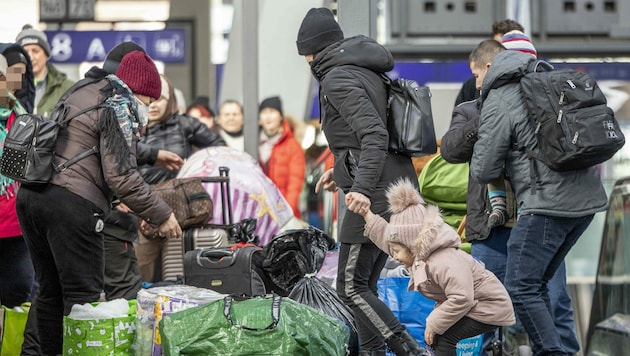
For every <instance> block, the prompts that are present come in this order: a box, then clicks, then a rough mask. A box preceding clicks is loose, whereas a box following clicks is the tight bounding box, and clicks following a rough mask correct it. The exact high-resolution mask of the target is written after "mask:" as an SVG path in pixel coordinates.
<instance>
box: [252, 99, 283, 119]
mask: <svg viewBox="0 0 630 356" xmlns="http://www.w3.org/2000/svg"><path fill="white" fill-rule="evenodd" d="M267 108H271V109H276V110H278V111H279V112H280V115H282V101H281V100H280V97H279V96H272V97H270V98H267V99H265V100H263V101H262V103H260V108H259V109H258V112H261V111H263V109H267Z"/></svg>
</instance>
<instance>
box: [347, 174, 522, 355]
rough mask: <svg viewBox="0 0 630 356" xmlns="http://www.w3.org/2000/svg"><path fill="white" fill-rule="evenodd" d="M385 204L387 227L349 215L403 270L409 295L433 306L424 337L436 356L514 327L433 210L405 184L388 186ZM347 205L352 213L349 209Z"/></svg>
mask: <svg viewBox="0 0 630 356" xmlns="http://www.w3.org/2000/svg"><path fill="white" fill-rule="evenodd" d="M387 199H388V202H389V206H390V207H389V209H390V211H391V213H392V215H391V218H390V221H389V223H388V222H387V221H385V219H383V218H382V217H380V216H379V215H376V214H374V213H372V212H371V211H370V210H369V209H365V210H362V209H355V210H357V211H355V213H357V214H359V215H361V216H363V217H364V218H365V222H366V223H365V234H366V236H368V237H369V238H370V240H372V241H373V242H374V243H375V244H376V245H377V246H378V247H379V248H380V249H381V250H383V251H385V252H387V253H388V254H389V255H390V256H392V257H393V258H394V259H395V260H397V261H399V262H401V263H403V264H404V265H405V266H406V267H407V269H408V270H409V273H410V275H411V281H410V282H409V290H417V291H419V292H420V293H422V294H423V295H424V296H425V297H427V298H430V299H433V300H435V301H436V304H435V309H433V311H432V312H431V313H430V314H429V316H428V317H427V322H426V329H425V332H424V338H425V342H426V344H427V345H431V346H432V347H433V349H435V351H436V353H437V355H438V356H442V355H455V348H456V344H457V342H458V341H459V340H462V339H465V338H469V337H472V336H475V335H479V334H483V333H486V332H488V331H492V330H493V329H496V328H497V327H499V326H507V325H512V324H514V323H515V317H514V309H513V307H512V302H511V300H510V297H509V295H508V293H507V291H506V290H505V288H504V287H503V284H501V282H500V281H499V280H498V279H497V277H496V276H495V275H494V274H492V272H490V271H488V270H486V269H485V268H484V266H483V265H482V264H481V263H480V262H478V261H477V260H475V259H473V258H472V257H471V256H470V255H469V254H467V253H466V252H464V251H462V250H460V249H459V246H460V244H461V240H460V237H459V235H458V234H457V232H456V231H455V230H454V229H453V228H452V227H451V226H449V225H447V224H446V223H445V222H444V220H443V219H442V216H441V214H440V211H439V208H438V207H437V206H434V205H426V204H425V203H424V200H423V199H422V197H421V196H420V193H419V192H418V190H417V188H416V187H415V186H414V185H413V184H412V183H411V181H409V180H408V179H404V180H400V181H398V182H396V183H395V184H393V185H392V186H391V187H390V188H389V189H388V191H387ZM347 203H348V207H349V209H350V210H352V209H353V208H354V206H353V204H351V202H347Z"/></svg>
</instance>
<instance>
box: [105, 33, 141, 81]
mask: <svg viewBox="0 0 630 356" xmlns="http://www.w3.org/2000/svg"><path fill="white" fill-rule="evenodd" d="M133 51H140V52H143V53H144V52H145V50H144V48H142V47H141V46H140V45H138V44H136V43H135V42H131V41H127V42H122V43H119V44H118V45H116V46H115V47H114V48H112V49H111V51H109V52H108V53H107V56H106V57H105V62H104V63H103V69H104V70H105V71H106V72H107V73H112V74H115V73H116V70H117V69H118V66H119V65H120V61H122V59H123V57H124V56H125V55H126V54H127V53H131V52H133Z"/></svg>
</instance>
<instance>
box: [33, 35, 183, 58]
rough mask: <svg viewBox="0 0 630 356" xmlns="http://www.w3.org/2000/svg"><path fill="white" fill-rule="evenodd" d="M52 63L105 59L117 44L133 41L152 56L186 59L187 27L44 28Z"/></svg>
mask: <svg viewBox="0 0 630 356" xmlns="http://www.w3.org/2000/svg"><path fill="white" fill-rule="evenodd" d="M45 32H46V35H47V36H48V43H49V44H50V61H51V62H53V63H82V62H102V61H104V60H105V56H107V53H108V52H109V51H110V50H111V49H112V48H114V47H115V46H116V45H117V44H119V43H121V42H125V41H133V42H135V43H137V44H139V45H140V46H142V48H144V49H145V51H146V52H147V54H148V55H149V56H151V58H153V60H156V61H161V62H164V63H185V62H186V37H187V34H186V30H185V29H178V28H171V29H165V30H160V31H74V30H70V31H45Z"/></svg>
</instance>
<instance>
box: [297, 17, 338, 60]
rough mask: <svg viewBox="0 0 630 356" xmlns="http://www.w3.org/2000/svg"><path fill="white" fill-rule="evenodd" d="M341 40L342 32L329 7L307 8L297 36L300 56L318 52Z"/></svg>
mask: <svg viewBox="0 0 630 356" xmlns="http://www.w3.org/2000/svg"><path fill="white" fill-rule="evenodd" d="M341 40H343V32H342V31H341V27H339V24H338V23H337V21H335V17H334V15H333V13H332V11H330V9H328V8H325V7H320V8H317V9H316V8H312V9H310V10H308V12H307V13H306V16H305V17H304V19H303V20H302V25H300V30H299V31H298V37H297V41H296V44H297V49H298V53H299V54H300V55H301V56H304V55H307V54H315V53H319V52H320V51H321V50H323V49H324V48H326V47H328V46H330V45H331V44H333V43H335V42H339V41H341Z"/></svg>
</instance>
